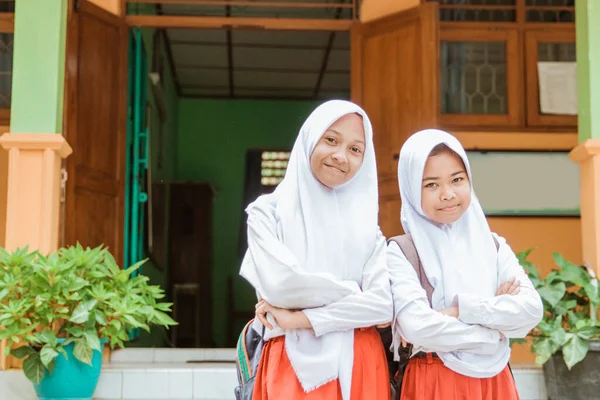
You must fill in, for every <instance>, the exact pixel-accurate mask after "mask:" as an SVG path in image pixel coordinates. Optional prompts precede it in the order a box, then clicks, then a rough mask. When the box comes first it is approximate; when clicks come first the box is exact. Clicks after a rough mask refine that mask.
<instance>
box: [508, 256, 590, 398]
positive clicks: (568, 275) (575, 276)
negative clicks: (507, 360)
mask: <svg viewBox="0 0 600 400" xmlns="http://www.w3.org/2000/svg"><path fill="white" fill-rule="evenodd" d="M530 252H531V250H527V251H524V252H522V253H519V254H518V255H517V258H519V261H520V263H521V265H522V266H523V267H524V268H525V270H526V271H527V274H528V275H529V278H530V279H531V281H532V282H533V285H534V287H535V288H536V289H537V291H538V293H539V294H540V297H541V298H542V301H543V303H544V317H543V319H542V321H541V322H540V323H539V324H538V326H537V327H536V328H535V329H533V331H532V332H531V336H533V343H532V346H531V348H532V351H533V353H534V354H535V355H536V363H537V364H538V365H543V366H544V376H545V380H546V388H547V391H548V396H549V398H551V399H572V400H577V399H586V400H587V399H592V398H596V397H597V396H598V393H599V392H600V376H599V375H598V366H599V365H600V323H599V322H598V318H597V317H598V305H599V304H600V298H599V292H598V280H597V279H596V275H595V273H594V271H593V270H592V269H591V268H589V267H586V266H579V265H575V264H573V263H571V262H569V261H567V260H566V259H565V258H564V257H563V256H561V255H560V254H558V253H553V254H552V256H553V258H554V262H555V264H556V266H557V267H558V268H557V269H555V270H553V271H552V272H550V273H549V274H548V275H547V276H546V277H544V278H542V277H541V276H540V274H539V272H538V271H537V270H536V268H535V266H534V265H533V264H532V263H530V262H529V261H527V257H528V255H529V254H530Z"/></svg>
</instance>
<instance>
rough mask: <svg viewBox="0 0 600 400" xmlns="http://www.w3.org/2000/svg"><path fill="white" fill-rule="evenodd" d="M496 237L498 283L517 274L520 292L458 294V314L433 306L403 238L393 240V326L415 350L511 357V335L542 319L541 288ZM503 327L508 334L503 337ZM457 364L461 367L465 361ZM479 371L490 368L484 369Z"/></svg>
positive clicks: (390, 251) (390, 265)
mask: <svg viewBox="0 0 600 400" xmlns="http://www.w3.org/2000/svg"><path fill="white" fill-rule="evenodd" d="M496 237H497V239H498V243H499V249H498V283H499V284H501V283H502V282H504V281H506V280H508V279H510V278H511V277H513V276H514V277H516V279H518V280H519V281H520V288H521V290H520V293H519V294H518V295H515V296H511V295H502V296H494V297H489V298H483V297H479V296H474V295H471V294H468V293H461V294H459V295H458V296H457V301H458V308H459V318H454V317H449V316H445V315H442V314H441V313H439V312H437V311H435V310H433V309H432V308H431V307H430V305H429V302H428V300H427V295H426V293H425V290H424V289H423V288H422V287H421V284H420V282H419V278H418V276H417V273H416V271H415V270H414V268H413V267H412V266H411V265H410V262H409V261H408V260H407V259H406V257H405V256H404V254H403V253H402V251H401V250H400V248H399V246H398V244H397V243H396V242H394V241H391V242H390V244H389V245H388V255H387V257H388V260H387V261H388V270H389V273H390V280H391V283H392V293H393V297H394V314H395V326H394V328H395V329H394V330H395V332H397V334H398V333H399V335H400V336H401V337H402V338H403V339H404V340H406V341H408V342H410V343H412V344H413V346H414V350H413V353H416V352H418V351H425V352H455V353H457V358H458V359H459V358H460V353H469V354H476V355H481V358H482V361H483V360H485V355H490V356H492V355H500V354H501V353H504V355H503V356H502V357H500V358H501V359H502V360H504V359H506V360H508V356H509V355H510V349H509V348H508V339H507V338H511V337H513V338H516V337H524V336H525V335H526V334H527V333H528V332H529V330H531V329H532V328H533V327H535V326H536V325H537V324H538V322H539V321H540V320H541V318H542V315H543V306H542V302H541V299H540V297H539V294H538V293H537V291H536V290H535V289H534V288H533V285H532V283H531V281H530V280H529V278H528V277H527V275H526V273H525V271H524V270H523V268H522V267H521V266H520V265H519V262H518V260H517V258H516V257H515V255H514V253H513V252H512V250H511V249H510V247H509V246H508V245H507V244H506V241H505V240H504V239H503V238H501V237H498V236H496ZM499 332H502V333H503V334H504V335H505V336H506V338H505V339H503V340H500V334H499ZM395 339H396V340H399V338H395ZM501 362H503V361H501ZM482 364H483V362H482ZM453 369H455V370H457V369H458V370H460V365H459V366H458V368H453ZM469 375H470V376H474V375H477V374H472V373H471V374H469ZM479 376H481V377H484V376H486V374H485V373H483V372H482V374H481V375H479Z"/></svg>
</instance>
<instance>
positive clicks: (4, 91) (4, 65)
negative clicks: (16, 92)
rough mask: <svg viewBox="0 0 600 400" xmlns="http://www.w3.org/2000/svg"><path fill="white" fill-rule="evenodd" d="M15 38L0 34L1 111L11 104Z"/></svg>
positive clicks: (11, 35)
mask: <svg viewBox="0 0 600 400" xmlns="http://www.w3.org/2000/svg"><path fill="white" fill-rule="evenodd" d="M13 36H14V35H13V34H12V33H0V109H5V108H10V103H11V89H12V68H13V67H12V63H13Z"/></svg>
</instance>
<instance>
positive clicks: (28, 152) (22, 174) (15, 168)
mask: <svg viewBox="0 0 600 400" xmlns="http://www.w3.org/2000/svg"><path fill="white" fill-rule="evenodd" d="M0 145H2V147H4V149H6V150H8V188H7V207H6V244H5V248H6V249H7V250H8V251H11V250H15V249H17V248H22V247H25V246H29V248H30V249H37V250H39V251H40V252H41V253H42V254H47V253H49V252H51V251H53V250H56V248H57V247H58V222H59V221H58V212H59V200H60V165H61V160H62V159H63V158H65V157H66V156H68V155H69V154H71V147H70V146H69V144H68V143H67V142H66V141H65V139H64V137H63V136H62V135H52V134H44V133H40V134H24V133H18V134H11V133H6V134H4V135H3V136H2V137H0Z"/></svg>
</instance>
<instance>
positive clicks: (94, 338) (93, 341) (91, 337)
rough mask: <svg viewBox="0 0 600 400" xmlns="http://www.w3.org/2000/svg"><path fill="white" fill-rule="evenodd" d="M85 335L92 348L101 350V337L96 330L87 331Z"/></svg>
mask: <svg viewBox="0 0 600 400" xmlns="http://www.w3.org/2000/svg"><path fill="white" fill-rule="evenodd" d="M83 336H84V337H85V341H86V342H87V344H88V346H90V348H92V349H93V350H98V351H100V339H98V334H97V333H96V332H95V331H85V332H84V333H83Z"/></svg>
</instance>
